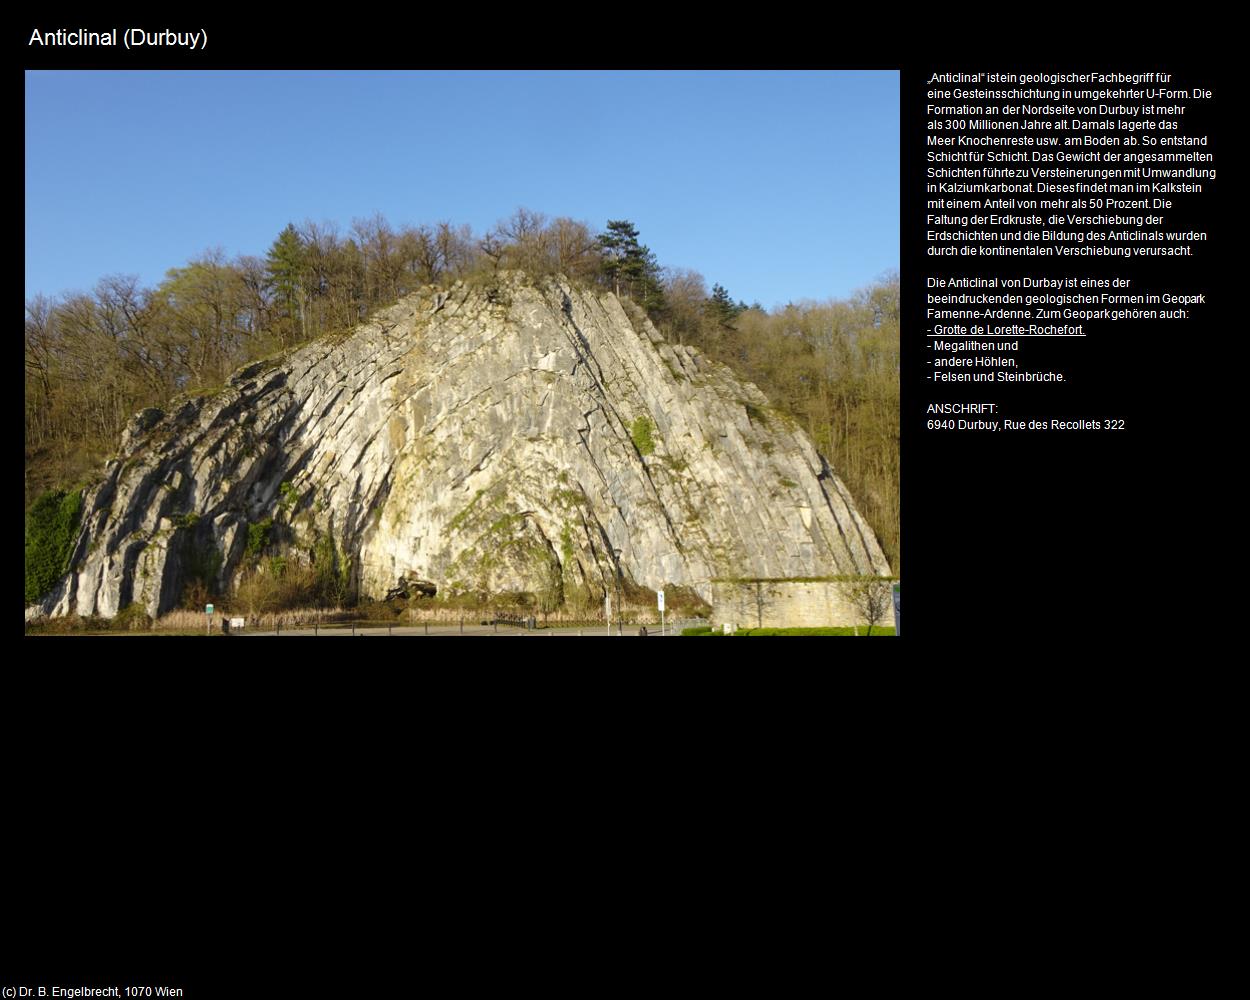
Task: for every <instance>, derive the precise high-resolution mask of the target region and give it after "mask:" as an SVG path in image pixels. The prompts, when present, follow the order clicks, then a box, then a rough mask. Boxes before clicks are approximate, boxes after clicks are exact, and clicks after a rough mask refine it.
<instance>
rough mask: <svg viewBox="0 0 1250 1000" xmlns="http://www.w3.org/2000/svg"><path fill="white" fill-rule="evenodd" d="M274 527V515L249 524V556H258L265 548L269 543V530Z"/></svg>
mask: <svg viewBox="0 0 1250 1000" xmlns="http://www.w3.org/2000/svg"><path fill="white" fill-rule="evenodd" d="M272 527H273V518H272V517H267V518H265V519H264V520H263V521H257V522H256V523H255V524H249V525H248V526H247V554H248V555H249V556H258V555H260V554H261V552H263V551H264V550H265V546H266V545H268V544H269V531H270V529H271V528H272Z"/></svg>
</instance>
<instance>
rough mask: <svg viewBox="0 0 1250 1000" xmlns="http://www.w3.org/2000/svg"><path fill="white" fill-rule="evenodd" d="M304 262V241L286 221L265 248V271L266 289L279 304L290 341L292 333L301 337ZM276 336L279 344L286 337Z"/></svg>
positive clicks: (284, 340)
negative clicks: (283, 226)
mask: <svg viewBox="0 0 1250 1000" xmlns="http://www.w3.org/2000/svg"><path fill="white" fill-rule="evenodd" d="M304 263H305V248H304V242H303V240H301V239H300V236H299V233H297V232H296V231H295V226H294V225H292V224H290V223H288V224H287V227H286V228H285V229H284V230H282V232H281V233H279V234H278V238H277V239H276V240H274V242H273V246H271V247H270V248H269V253H268V254H267V255H266V257H265V270H266V273H267V275H268V278H269V288H270V290H271V291H272V292H273V293H274V296H275V297H276V299H277V301H278V302H279V303H281V307H282V311H283V313H284V314H285V316H286V318H287V325H288V327H289V330H290V331H291V339H292V340H293V339H295V335H296V334H299V335H301V336H302V334H303V332H304V329H303V327H304V322H303V314H304V287H303V280H304ZM280 339H281V340H282V341H283V343H285V342H286V340H287V338H286V337H285V336H282V337H281V338H280Z"/></svg>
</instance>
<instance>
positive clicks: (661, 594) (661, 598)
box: [655, 590, 664, 635]
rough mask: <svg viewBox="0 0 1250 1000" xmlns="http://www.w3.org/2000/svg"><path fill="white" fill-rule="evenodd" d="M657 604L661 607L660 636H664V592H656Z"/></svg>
mask: <svg viewBox="0 0 1250 1000" xmlns="http://www.w3.org/2000/svg"><path fill="white" fill-rule="evenodd" d="M655 600H656V603H657V604H659V606H660V635H663V634H664V591H662V590H657V591H656V592H655Z"/></svg>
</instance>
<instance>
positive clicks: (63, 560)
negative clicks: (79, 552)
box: [26, 490, 82, 604]
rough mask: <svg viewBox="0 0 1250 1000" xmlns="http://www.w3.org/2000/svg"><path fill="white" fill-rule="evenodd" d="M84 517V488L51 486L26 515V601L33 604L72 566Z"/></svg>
mask: <svg viewBox="0 0 1250 1000" xmlns="http://www.w3.org/2000/svg"><path fill="white" fill-rule="evenodd" d="M81 518H82V491H81V490H79V491H75V492H66V491H64V490H50V491H49V492H47V493H45V494H43V496H41V497H40V498H39V499H38V500H36V501H35V502H34V504H33V505H32V506H31V508H30V511H29V513H27V515H26V603H27V604H33V603H34V602H35V601H37V600H39V598H41V597H43V595H44V594H46V593H47V592H48V591H49V590H51V589H52V588H53V587H54V586H55V585H56V582H57V580H59V579H60V578H61V577H62V576H64V575H65V572H66V571H67V570H68V569H69V557H70V553H71V551H72V550H73V545H74V539H75V538H76V537H77V533H78V522H79V521H80V520H81Z"/></svg>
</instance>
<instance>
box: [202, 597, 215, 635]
mask: <svg viewBox="0 0 1250 1000" xmlns="http://www.w3.org/2000/svg"><path fill="white" fill-rule="evenodd" d="M204 614H206V615H208V619H207V621H206V624H205V628H204V634H205V635H212V634H213V606H212V605H211V604H205V605H204Z"/></svg>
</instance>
